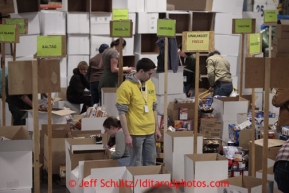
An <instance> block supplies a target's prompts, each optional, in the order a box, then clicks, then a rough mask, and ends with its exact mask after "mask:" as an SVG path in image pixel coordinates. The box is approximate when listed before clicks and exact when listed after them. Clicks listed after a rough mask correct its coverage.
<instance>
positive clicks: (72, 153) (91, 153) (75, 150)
mask: <svg viewBox="0 0 289 193" xmlns="http://www.w3.org/2000/svg"><path fill="white" fill-rule="evenodd" d="M65 155H66V187H67V188H68V189H69V191H70V192H74V188H73V187H71V186H70V185H69V181H70V180H72V179H73V178H72V176H73V175H72V173H71V172H72V171H73V170H74V169H75V168H76V167H78V165H79V161H85V160H101V159H107V156H106V155H105V151H104V148H103V145H102V144H99V145H97V144H95V139H69V138H67V139H66V140H65Z"/></svg>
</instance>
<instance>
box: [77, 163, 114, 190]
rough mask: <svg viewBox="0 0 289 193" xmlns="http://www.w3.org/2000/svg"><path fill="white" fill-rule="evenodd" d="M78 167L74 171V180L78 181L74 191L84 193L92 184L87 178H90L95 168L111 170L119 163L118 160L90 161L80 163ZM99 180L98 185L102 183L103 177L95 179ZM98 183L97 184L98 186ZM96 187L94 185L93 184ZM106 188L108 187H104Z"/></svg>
mask: <svg viewBox="0 0 289 193" xmlns="http://www.w3.org/2000/svg"><path fill="white" fill-rule="evenodd" d="M78 163H79V164H78V167H76V168H75V169H74V170H73V171H72V180H75V181H76V184H77V185H76V186H78V187H75V188H74V189H73V192H75V193H83V192H85V190H84V189H87V188H89V184H91V182H90V180H86V179H87V177H90V175H91V170H92V169H94V168H110V167H117V166H118V162H117V160H88V161H79V162H78ZM96 179H98V180H99V181H98V183H101V181H100V180H101V179H102V177H101V176H99V178H95V180H96ZM96 183H97V182H95V184H96ZM92 185H94V183H93V184H92ZM104 188H106V187H104Z"/></svg>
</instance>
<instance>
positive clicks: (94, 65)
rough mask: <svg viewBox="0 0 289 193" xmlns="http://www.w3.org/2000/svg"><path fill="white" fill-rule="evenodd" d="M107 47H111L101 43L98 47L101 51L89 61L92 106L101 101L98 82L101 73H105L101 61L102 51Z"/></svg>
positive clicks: (88, 74)
mask: <svg viewBox="0 0 289 193" xmlns="http://www.w3.org/2000/svg"><path fill="white" fill-rule="evenodd" d="M107 48H109V46H108V45H107V44H101V45H100V47H99V49H98V51H99V53H98V54H96V55H95V56H94V57H93V58H91V59H90V61H89V67H88V71H87V78H88V81H89V85H90V93H91V106H93V105H94V104H96V103H99V92H98V83H99V80H100V77H101V75H102V74H103V67H101V66H100V65H99V64H100V62H101V57H102V53H103V52H104V50H105V49H107Z"/></svg>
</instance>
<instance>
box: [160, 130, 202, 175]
mask: <svg viewBox="0 0 289 193" xmlns="http://www.w3.org/2000/svg"><path fill="white" fill-rule="evenodd" d="M164 144H165V146H164V152H165V154H166V155H165V158H164V163H165V166H166V168H167V169H168V170H169V171H171V172H172V175H173V176H172V177H173V179H176V180H182V179H184V167H180V164H181V165H182V164H183V163H184V155H185V154H193V153H194V132H192V131H178V132H166V133H164ZM197 153H198V154H201V153H203V136H202V135H200V134H198V136H197Z"/></svg>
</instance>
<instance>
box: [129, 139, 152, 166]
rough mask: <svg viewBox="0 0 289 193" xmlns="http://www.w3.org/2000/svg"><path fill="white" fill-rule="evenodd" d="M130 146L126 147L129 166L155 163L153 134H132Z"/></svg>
mask: <svg viewBox="0 0 289 193" xmlns="http://www.w3.org/2000/svg"><path fill="white" fill-rule="evenodd" d="M131 138H132V148H128V151H129V155H130V166H142V165H143V166H152V165H156V140H155V135H154V134H151V135H132V136H131Z"/></svg>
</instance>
